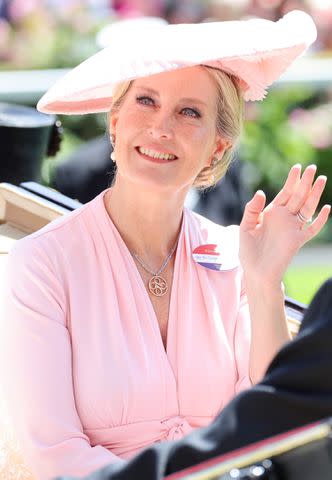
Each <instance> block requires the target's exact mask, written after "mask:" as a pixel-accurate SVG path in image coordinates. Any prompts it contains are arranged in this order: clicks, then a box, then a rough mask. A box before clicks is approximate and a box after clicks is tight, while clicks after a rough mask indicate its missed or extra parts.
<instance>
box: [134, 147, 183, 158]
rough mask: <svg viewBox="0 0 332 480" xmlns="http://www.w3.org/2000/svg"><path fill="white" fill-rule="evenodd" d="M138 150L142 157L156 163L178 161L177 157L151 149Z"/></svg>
mask: <svg viewBox="0 0 332 480" xmlns="http://www.w3.org/2000/svg"><path fill="white" fill-rule="evenodd" d="M136 150H137V151H138V153H139V154H140V155H141V156H143V157H144V158H146V159H148V160H152V161H154V162H165V161H166V162H170V161H172V160H176V159H177V156H176V155H173V154H172V153H163V152H157V151H156V150H152V149H151V148H144V147H137V148H136Z"/></svg>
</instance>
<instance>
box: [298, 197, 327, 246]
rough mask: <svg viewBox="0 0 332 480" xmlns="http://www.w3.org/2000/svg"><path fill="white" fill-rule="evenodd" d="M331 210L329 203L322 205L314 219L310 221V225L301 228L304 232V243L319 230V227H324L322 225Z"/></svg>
mask: <svg viewBox="0 0 332 480" xmlns="http://www.w3.org/2000/svg"><path fill="white" fill-rule="evenodd" d="M330 211H331V205H324V207H323V208H322V209H321V211H320V212H319V214H318V215H317V217H316V218H315V220H314V221H313V222H312V224H311V225H309V226H308V227H307V228H306V229H305V230H303V234H304V242H303V244H304V243H306V242H307V241H308V240H310V239H311V238H313V237H314V236H315V235H317V233H319V232H320V231H321V229H322V228H323V227H324V225H325V224H326V222H327V219H328V218H329V214H330Z"/></svg>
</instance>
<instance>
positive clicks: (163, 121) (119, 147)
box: [110, 66, 225, 191]
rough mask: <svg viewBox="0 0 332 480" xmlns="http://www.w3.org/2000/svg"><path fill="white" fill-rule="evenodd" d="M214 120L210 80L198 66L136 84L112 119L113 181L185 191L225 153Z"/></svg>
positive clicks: (213, 90) (213, 91) (213, 86)
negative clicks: (125, 180) (115, 173)
mask: <svg viewBox="0 0 332 480" xmlns="http://www.w3.org/2000/svg"><path fill="white" fill-rule="evenodd" d="M216 117H217V88H216V84H215V80H214V79H213V78H212V77H210V75H209V73H208V72H207V71H206V70H205V69H204V68H202V67H199V66H197V67H190V68H185V69H180V70H174V71H170V72H166V73H161V74H158V75H153V76H150V77H146V78H140V79H137V80H135V81H134V82H133V83H132V84H131V87H130V89H129V90H128V92H127V93H126V96H125V99H124V101H123V103H122V105H121V106H120V108H119V110H118V111H116V112H114V113H113V114H112V116H111V125H110V127H111V132H112V133H113V134H114V136H115V152H114V153H115V157H116V162H117V167H118V172H117V181H120V182H121V181H123V180H124V179H127V180H130V181H132V182H139V183H141V184H142V185H143V186H144V187H146V188H158V189H164V190H167V191H169V190H174V189H175V190H176V189H178V190H180V189H184V190H188V189H189V188H190V187H191V185H192V184H193V182H194V180H195V178H196V177H197V175H198V174H199V172H200V171H201V170H202V169H203V168H204V167H205V166H208V165H210V163H211V161H212V160H213V158H214V156H215V155H219V156H220V155H221V154H222V152H223V150H224V146H225V143H224V142H223V140H222V139H221V137H220V136H219V135H218V134H217V132H216Z"/></svg>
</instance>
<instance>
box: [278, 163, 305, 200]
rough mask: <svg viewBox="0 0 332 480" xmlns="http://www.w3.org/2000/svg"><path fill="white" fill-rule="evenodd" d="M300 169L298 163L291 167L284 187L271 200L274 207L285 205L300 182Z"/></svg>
mask: <svg viewBox="0 0 332 480" xmlns="http://www.w3.org/2000/svg"><path fill="white" fill-rule="evenodd" d="M301 169H302V166H301V165H300V164H299V163H297V164H296V165H293V167H292V168H291V169H290V171H289V173H288V177H287V180H286V182H285V184H284V186H283V187H282V189H281V190H280V192H279V193H278V195H277V196H276V197H275V198H274V200H273V203H274V204H275V205H286V203H287V202H288V200H289V199H290V197H291V195H292V193H293V192H294V189H295V188H296V186H297V185H298V184H299V182H300V178H301Z"/></svg>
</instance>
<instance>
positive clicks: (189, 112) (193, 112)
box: [182, 107, 201, 118]
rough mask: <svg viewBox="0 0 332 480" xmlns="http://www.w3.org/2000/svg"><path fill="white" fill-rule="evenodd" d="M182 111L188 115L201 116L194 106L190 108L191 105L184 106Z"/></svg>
mask: <svg viewBox="0 0 332 480" xmlns="http://www.w3.org/2000/svg"><path fill="white" fill-rule="evenodd" d="M182 112H183V113H184V115H185V116H187V117H192V118H201V114H200V113H199V112H198V111H197V110H195V109H194V108H189V107H187V108H183V109H182Z"/></svg>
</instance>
